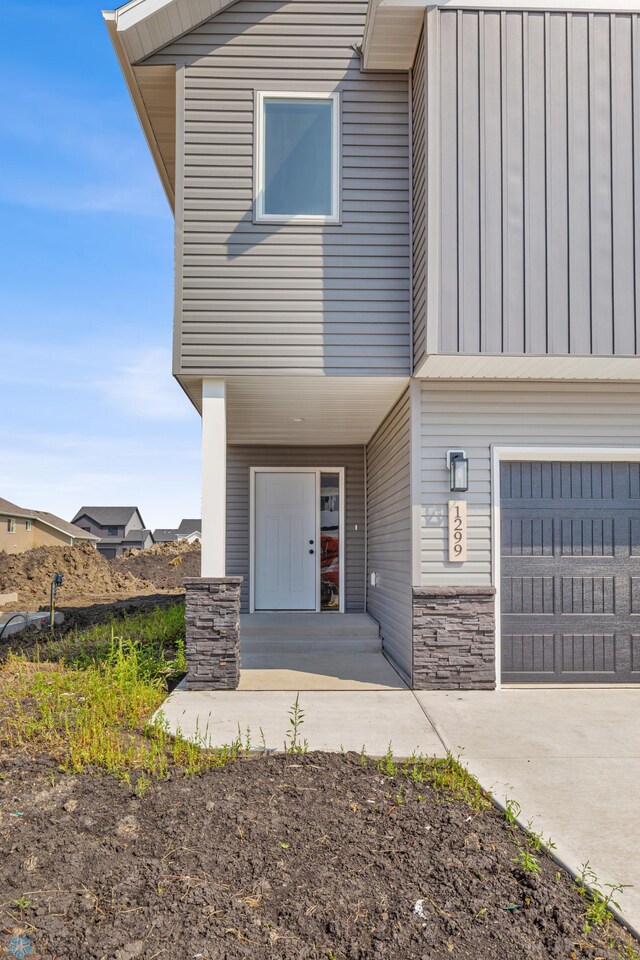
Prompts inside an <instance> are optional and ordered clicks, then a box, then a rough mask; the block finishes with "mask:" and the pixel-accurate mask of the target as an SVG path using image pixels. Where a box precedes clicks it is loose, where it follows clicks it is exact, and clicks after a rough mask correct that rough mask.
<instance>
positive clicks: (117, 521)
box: [73, 507, 154, 560]
mask: <svg viewBox="0 0 640 960" xmlns="http://www.w3.org/2000/svg"><path fill="white" fill-rule="evenodd" d="M73 523H75V524H77V525H78V526H79V527H81V528H82V529H83V530H85V531H86V532H87V533H91V534H93V535H94V536H96V537H98V538H99V539H98V544H97V546H98V550H99V551H100V553H101V554H102V556H103V557H105V558H106V559H107V560H113V559H114V558H115V557H120V556H122V554H123V553H124V551H125V550H146V549H147V547H151V546H152V545H153V542H154V540H153V534H152V533H151V530H149V529H148V528H147V527H145V525H144V521H143V519H142V517H141V515H140V511H139V510H138V508H137V507H80V509H79V510H78V512H77V513H76V515H75V517H74V518H73Z"/></svg>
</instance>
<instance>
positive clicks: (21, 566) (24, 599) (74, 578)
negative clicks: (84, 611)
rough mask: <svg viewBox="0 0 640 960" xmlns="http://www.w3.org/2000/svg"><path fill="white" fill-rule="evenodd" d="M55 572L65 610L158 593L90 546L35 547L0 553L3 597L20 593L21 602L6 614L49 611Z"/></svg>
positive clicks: (0, 579)
mask: <svg viewBox="0 0 640 960" xmlns="http://www.w3.org/2000/svg"><path fill="white" fill-rule="evenodd" d="M56 572H59V573H61V574H62V575H63V578H64V581H63V585H62V586H61V587H60V588H59V590H58V605H59V606H60V607H63V608H64V607H65V606H73V605H77V606H80V605H82V606H84V605H90V604H94V603H96V602H99V601H103V600H113V601H117V600H122V599H125V598H127V597H134V596H140V595H142V594H145V593H155V592H157V591H156V590H155V589H153V588H152V587H151V585H150V584H149V583H147V582H145V581H143V580H139V579H138V578H137V577H135V576H133V574H132V573H130V572H129V571H126V570H122V571H120V570H114V568H113V567H112V565H111V564H110V562H109V561H108V560H105V558H104V557H103V556H102V555H101V554H99V553H98V551H97V550H96V549H95V548H94V547H93V546H92V545H91V544H78V545H77V546H74V547H36V548H35V549H33V550H27V551H26V552H25V553H4V551H2V552H0V593H9V592H12V591H17V593H18V602H17V603H14V604H9V605H7V606H6V607H3V610H25V609H32V610H39V609H40V608H41V607H46V606H47V605H48V603H49V591H50V589H51V580H52V578H53V575H54V573H56Z"/></svg>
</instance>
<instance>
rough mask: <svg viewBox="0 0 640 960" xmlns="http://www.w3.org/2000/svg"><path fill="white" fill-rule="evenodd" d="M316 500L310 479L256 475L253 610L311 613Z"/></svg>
mask: <svg viewBox="0 0 640 960" xmlns="http://www.w3.org/2000/svg"><path fill="white" fill-rule="evenodd" d="M317 500H318V497H317V493H316V474H315V473H289V472H286V473H265V472H260V473H256V489H255V571H254V577H255V608H256V610H315V609H316V591H317V580H318V575H317V569H318V568H317V545H316V509H317V508H316V504H317Z"/></svg>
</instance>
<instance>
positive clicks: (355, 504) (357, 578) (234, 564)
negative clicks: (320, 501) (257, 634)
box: [227, 446, 366, 613]
mask: <svg viewBox="0 0 640 960" xmlns="http://www.w3.org/2000/svg"><path fill="white" fill-rule="evenodd" d="M251 467H320V468H322V467H344V468H345V471H344V473H345V480H344V482H345V498H346V501H347V502H346V511H345V518H344V520H345V612H346V613H362V612H363V611H364V602H365V601H364V577H365V569H364V565H365V560H364V549H365V523H366V521H365V503H364V447H363V446H345V447H341V446H335V447H295V446H281V447H280V446H279V447H259V446H230V447H228V448H227V575H228V576H230V577H238V576H239V577H244V580H243V583H242V590H241V610H242V612H243V613H247V612H248V610H249V578H250V576H251V571H250V534H249V525H250V515H249V514H250V510H249V501H250V468H251Z"/></svg>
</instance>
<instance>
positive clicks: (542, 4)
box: [362, 0, 640, 70]
mask: <svg viewBox="0 0 640 960" xmlns="http://www.w3.org/2000/svg"><path fill="white" fill-rule="evenodd" d="M437 8H441V9H446V8H450V9H454V10H528V11H533V12H535V11H538V12H541V11H553V10H558V11H560V10H563V11H567V12H575V13H584V12H586V11H588V12H591V13H596V12H598V11H600V12H602V13H637V12H638V11H639V10H640V4H639V3H638V0H616V2H614V3H607V2H606V0H564V2H562V0H524V2H523V0H520V2H519V3H518V2H514V0H484V2H478V0H441V2H434V0H369V6H368V9H367V19H366V23H365V31H364V40H363V44H362V53H363V61H364V67H365V69H366V70H410V69H411V67H412V66H413V61H414V59H415V55H416V50H417V48H418V42H419V40H420V33H421V31H422V24H423V21H424V15H425V11H426V10H434V9H437Z"/></svg>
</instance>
